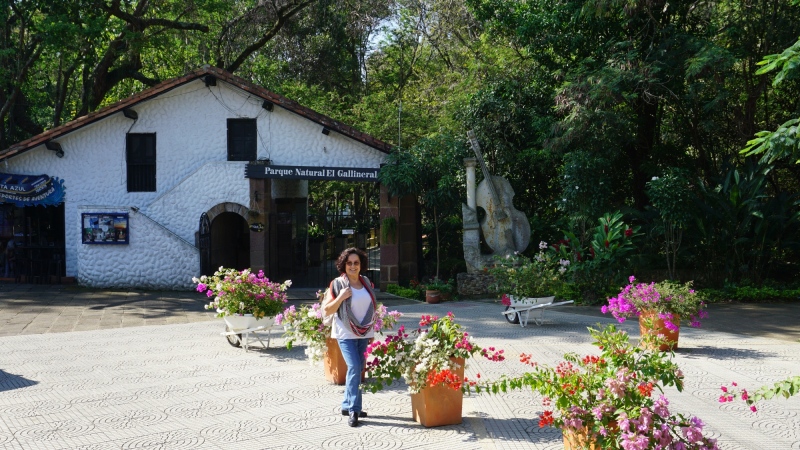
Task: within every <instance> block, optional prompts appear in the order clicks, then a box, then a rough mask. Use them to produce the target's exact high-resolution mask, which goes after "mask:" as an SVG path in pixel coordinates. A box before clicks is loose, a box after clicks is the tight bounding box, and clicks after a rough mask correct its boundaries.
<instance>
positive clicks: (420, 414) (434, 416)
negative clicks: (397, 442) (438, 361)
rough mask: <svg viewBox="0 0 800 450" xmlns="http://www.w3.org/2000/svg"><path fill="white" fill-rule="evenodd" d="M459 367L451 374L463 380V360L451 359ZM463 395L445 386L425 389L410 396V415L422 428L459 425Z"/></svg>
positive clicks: (459, 391)
mask: <svg viewBox="0 0 800 450" xmlns="http://www.w3.org/2000/svg"><path fill="white" fill-rule="evenodd" d="M451 360H452V361H454V362H455V363H456V364H458V365H459V366H461V367H460V368H459V369H457V370H453V371H452V372H453V373H455V374H456V375H458V376H459V378H462V379H463V378H464V358H451ZM463 402H464V394H463V393H462V392H461V390H454V389H452V388H449V387H447V386H441V385H440V386H434V387H426V388H425V389H423V390H421V391H419V393H417V394H411V415H412V417H413V419H414V420H415V421H417V422H419V423H420V424H421V425H422V426H424V427H440V426H444V425H457V424H459V423H461V407H462V405H463Z"/></svg>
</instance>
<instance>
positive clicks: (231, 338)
mask: <svg viewBox="0 0 800 450" xmlns="http://www.w3.org/2000/svg"><path fill="white" fill-rule="evenodd" d="M230 331H231V329H230V327H228V326H227V325H225V332H226V333H229V332H230ZM225 339H227V340H228V344H231V345H232V346H234V347H241V346H242V335H241V334H226V335H225Z"/></svg>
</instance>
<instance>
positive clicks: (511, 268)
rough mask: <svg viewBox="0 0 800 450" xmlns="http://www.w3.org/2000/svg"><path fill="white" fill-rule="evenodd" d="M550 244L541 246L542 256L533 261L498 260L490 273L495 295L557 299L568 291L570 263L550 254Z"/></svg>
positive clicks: (518, 258)
mask: <svg viewBox="0 0 800 450" xmlns="http://www.w3.org/2000/svg"><path fill="white" fill-rule="evenodd" d="M547 248H548V247H547V243H546V242H544V241H542V242H540V243H539V253H538V254H537V255H536V256H535V257H534V258H533V259H529V258H527V257H525V256H523V255H520V254H513V255H507V256H496V257H495V265H494V267H492V268H490V269H489V273H490V274H491V275H492V277H494V280H495V282H494V284H493V285H492V286H491V289H492V290H493V291H494V292H497V293H499V294H502V295H503V296H505V295H512V296H514V297H516V298H519V299H523V298H529V297H549V296H551V295H557V294H559V293H560V291H561V289H562V288H563V287H564V284H565V283H564V273H565V272H566V271H567V267H568V266H569V264H570V262H569V260H564V259H562V260H559V259H557V258H556V257H555V254H554V253H552V252H546V251H545V250H546V249H547Z"/></svg>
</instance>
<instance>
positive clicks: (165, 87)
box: [0, 66, 392, 161]
mask: <svg viewBox="0 0 800 450" xmlns="http://www.w3.org/2000/svg"><path fill="white" fill-rule="evenodd" d="M207 74H210V75H213V76H214V77H216V78H217V79H219V80H223V81H225V82H226V83H228V84H231V85H233V86H236V87H238V88H240V89H242V90H244V91H246V92H249V93H251V94H253V95H256V96H258V97H261V98H262V99H265V100H269V101H271V102H272V103H273V104H275V105H277V106H280V107H281V108H283V109H286V110H288V111H291V112H293V113H295V114H297V115H299V116H302V117H305V118H307V119H309V120H311V121H313V122H316V123H318V124H320V125H323V126H325V127H326V128H328V129H330V130H333V131H336V132H337V133H339V134H342V135H344V136H347V137H349V138H351V139H353V140H356V141H358V142H361V143H363V144H365V145H368V146H370V147H372V148H375V149H377V150H380V151H382V152H384V153H389V152H390V151H391V149H392V146H391V145H389V144H387V143H385V142H383V141H381V140H379V139H376V138H374V137H372V136H370V135H368V134H365V133H362V132H360V131H358V130H356V129H355V128H353V127H351V126H348V125H345V124H343V123H341V122H339V121H337V120H333V119H332V118H330V117H327V116H325V115H322V114H320V113H318V112H316V111H314V110H312V109H310V108H306V107H305V106H302V105H300V104H299V103H297V102H296V101H294V100H291V99H289V98H286V97H284V96H282V95H278V94H276V93H274V92H271V91H268V90H267V89H264V88H263V87H261V86H258V85H255V84H253V83H250V82H249V81H246V80H244V79H243V78H239V77H237V76H235V75H233V74H232V73H230V72H227V71H225V70H222V69H220V68H218V67H213V66H203V67H201V68H199V69H196V70H193V71H192V72H190V73H188V74H186V75H184V76H181V77H177V78H172V79H170V80H166V81H163V82H161V83H159V84H157V85H155V86H153V87H150V88H147V89H145V90H143V91H140V92H137V93H135V94H133V95H131V96H130V97H128V98H125V99H122V100H120V101H118V102H116V103H113V104H111V105H108V106H106V107H103V108H101V109H98V110H97V111H93V112H90V113H89V114H87V115H85V116H81V117H78V118H77V119H74V120H71V121H69V122H67V123H65V124H62V125H60V126H57V127H55V128H52V129H50V130H47V131H45V132H43V133H40V134H37V135H36V136H33V137H31V138H29V139H26V140H24V141H20V142H17V143H16V144H14V145H12V146H10V147H8V148H7V149H5V150H2V151H0V161H1V160H3V159H7V158H10V157H12V156H16V155H19V154H21V153H24V152H26V151H28V150H31V149H33V148H34V147H36V146H39V145H42V144H44V143H45V142H47V141H49V140H52V139H57V138H58V137H60V136H63V135H65V134H67V133H70V132H73V131H75V130H77V129H79V128H83V127H85V126H87V125H90V124H92V123H94V122H97V121H99V120H101V119H104V118H106V117H108V116H110V115H112V114H115V113H117V112H119V111H122V110H123V109H125V108H128V107H131V106H133V105H135V104H137V103H140V102H143V101H145V100H149V99H151V98H154V97H157V96H159V95H161V94H163V93H165V92H167V91H170V90H172V89H174V88H176V87H178V86H181V85H184V84H186V83H188V82H190V81H194V80H196V79H198V78H201V77H203V76H205V75H207Z"/></svg>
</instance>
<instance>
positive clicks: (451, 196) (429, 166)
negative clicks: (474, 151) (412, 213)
mask: <svg viewBox="0 0 800 450" xmlns="http://www.w3.org/2000/svg"><path fill="white" fill-rule="evenodd" d="M467 154H468V150H467V149H466V146H465V144H464V142H463V141H460V140H458V139H456V138H454V137H452V136H449V135H439V136H436V137H434V138H429V139H422V140H420V142H419V143H418V144H417V145H415V146H414V147H412V148H410V149H408V150H403V149H395V151H394V152H393V153H391V154H390V155H389V156H388V158H387V160H386V164H385V165H384V166H383V167H382V168H381V171H380V173H379V175H378V178H379V180H380V182H381V183H383V184H384V185H385V186H386V188H387V189H388V190H389V193H390V194H391V195H392V196H396V197H402V196H405V195H413V196H415V197H416V198H417V200H418V201H419V202H420V204H421V205H422V206H423V208H424V210H425V213H426V216H427V218H428V219H429V220H431V221H432V222H433V229H434V232H435V237H436V275H435V277H436V279H439V265H440V261H441V257H440V256H441V255H440V250H441V238H440V236H439V228H440V225H441V222H442V221H443V220H444V218H445V217H446V216H447V215H453V214H460V205H461V199H462V197H464V195H462V193H463V192H465V188H464V186H465V181H464V177H463V175H462V174H463V173H464V171H463V170H458V169H459V168H460V167H462V166H463V163H462V160H463V158H464V157H466V156H467Z"/></svg>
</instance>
